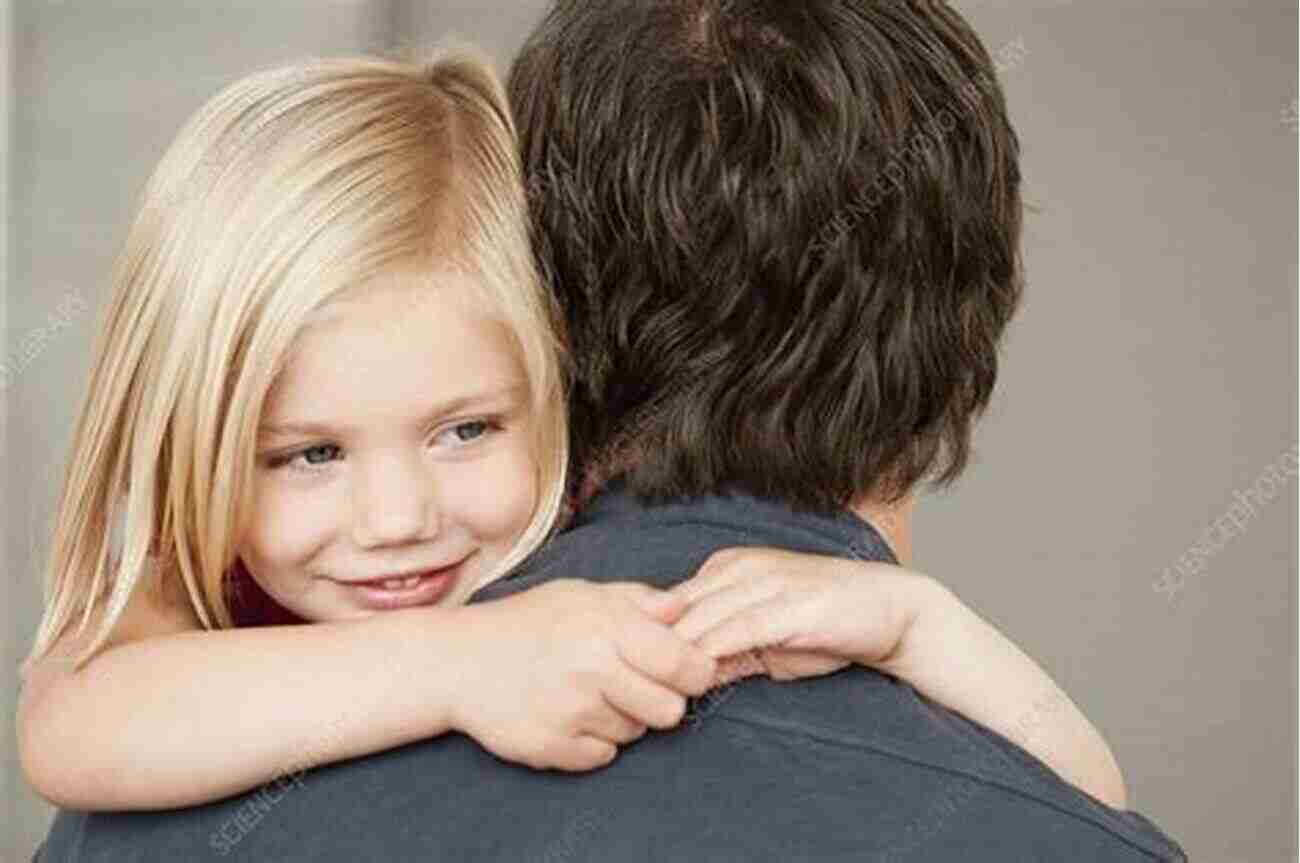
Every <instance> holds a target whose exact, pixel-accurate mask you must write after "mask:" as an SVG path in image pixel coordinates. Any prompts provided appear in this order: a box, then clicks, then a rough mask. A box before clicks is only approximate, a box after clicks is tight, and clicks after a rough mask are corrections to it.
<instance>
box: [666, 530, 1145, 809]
mask: <svg viewBox="0 0 1300 863" xmlns="http://www.w3.org/2000/svg"><path fill="white" fill-rule="evenodd" d="M673 592H674V593H678V594H679V595H681V596H682V597H683V598H684V599H685V600H686V601H687V602H688V603H690V605H691V608H690V609H689V610H688V611H687V612H686V614H685V615H683V616H682V618H681V620H679V621H678V622H677V624H676V626H675V629H676V630H677V631H678V632H679V633H680V634H682V635H683V636H685V637H686V638H689V639H691V640H692V641H694V642H695V643H697V644H698V645H699V646H700V647H702V648H703V649H704V650H705V651H706V652H708V653H709V654H710V655H712V656H714V657H718V658H720V659H723V665H722V669H723V671H724V674H725V675H726V676H727V677H732V678H734V677H738V676H745V675H747V674H754V673H763V674H768V675H769V676H772V677H774V678H776V679H793V678H797V677H808V676H813V675H817V674H826V673H829V672H831V671H835V670H837V669H839V668H842V667H844V666H845V665H846V664H848V662H850V661H851V662H856V663H859V664H862V665H866V666H869V667H872V668H875V669H877V670H880V671H883V672H885V673H887V674H891V675H893V676H895V677H898V678H900V679H902V680H906V681H907V682H908V683H910V684H911V685H912V686H913V687H914V688H915V689H916V690H917V691H919V692H921V693H922V694H924V695H926V696H927V697H929V698H931V699H933V700H935V701H938V702H939V703H941V704H943V705H944V706H946V707H948V708H949V709H951V710H955V711H957V712H958V713H961V714H962V715H964V716H965V717H966V718H968V719H970V720H972V721H974V722H978V723H980V724H981V725H984V726H985V727H987V728H990V729H992V730H994V731H996V732H998V733H999V734H1001V735H1002V736H1004V737H1006V738H1008V739H1009V740H1011V741H1012V742H1014V743H1016V744H1017V745H1019V746H1020V747H1021V748H1023V749H1025V750H1027V751H1028V752H1030V753H1032V754H1033V755H1034V756H1036V757H1037V758H1038V759H1039V760H1041V761H1043V762H1044V763H1046V764H1047V765H1048V766H1050V767H1051V768H1052V769H1053V770H1055V771H1056V772H1057V773H1058V774H1059V775H1061V776H1062V777H1063V778H1064V779H1066V780H1067V781H1069V782H1070V783H1072V784H1074V785H1075V786H1076V787H1078V788H1080V789H1082V790H1083V791H1085V792H1087V793H1089V794H1091V795H1092V796H1093V797H1095V798H1097V799H1098V800H1100V801H1102V802H1103V803H1105V804H1106V805H1108V806H1111V807H1112V808H1115V809H1124V808H1125V807H1126V806H1127V795H1126V791H1125V788H1124V778H1123V776H1122V774H1121V773H1120V770H1119V766H1118V764H1116V762H1115V758H1114V756H1113V755H1112V754H1111V751H1110V748H1109V747H1108V746H1107V745H1106V741H1105V740H1104V739H1102V736H1101V734H1100V733H1099V732H1098V731H1097V729H1096V728H1094V727H1093V726H1092V723H1090V722H1089V721H1088V719H1087V717H1085V716H1084V715H1083V713H1082V712H1081V711H1080V710H1079V708H1078V707H1077V706H1075V704H1074V702H1072V701H1071V700H1070V698H1069V696H1068V695H1066V694H1065V692H1064V691H1063V690H1062V689H1061V688H1060V687H1059V686H1057V685H1056V683H1055V682H1054V681H1053V680H1052V679H1051V677H1049V676H1048V675H1047V672H1045V671H1044V670H1043V669H1042V668H1040V667H1039V666H1038V665H1037V663H1035V662H1034V661H1033V660H1032V659H1030V658H1029V657H1028V656H1027V655H1025V653H1024V652H1023V651H1021V650H1020V649H1019V648H1017V647H1016V645H1015V644H1013V643H1012V642H1011V641H1010V640H1009V639H1007V638H1006V636H1004V635H1003V634H1002V633H1001V632H999V631H998V630H997V628H995V627H994V626H992V625H990V624H989V623H988V622H986V621H985V620H984V619H983V618H981V617H980V616H979V615H978V614H976V613H975V612H974V611H973V610H971V609H970V608H969V607H968V606H966V605H965V604H964V603H962V602H961V600H959V599H958V598H957V597H956V595H955V594H953V593H952V591H950V590H948V589H947V588H946V587H944V586H943V585H942V584H940V583H939V582H937V581H935V580H934V579H932V578H929V577H926V576H923V575H919V574H917V573H914V572H910V571H908V570H905V569H902V568H899V567H896V566H890V565H888V564H881V563H863V562H859V561H852V560H845V559H842V558H832V557H821V556H816V555H807V554H796V553H793V552H789V551H783V550H778V549H726V550H724V551H721V552H718V553H717V554H715V555H714V556H713V557H712V558H710V560H709V561H708V562H707V563H706V564H705V565H704V566H703V567H702V568H701V569H700V571H699V573H698V574H697V575H696V576H695V577H694V578H692V579H689V580H688V581H685V582H683V583H682V584H680V585H678V586H677V587H676V588H674V589H673ZM751 650H756V653H757V659H758V663H757V664H755V663H752V662H751V663H749V664H748V666H747V665H746V663H744V662H742V661H741V660H740V657H743V656H744V655H745V654H746V652H747V651H751ZM719 679H720V680H721V679H725V678H719Z"/></svg>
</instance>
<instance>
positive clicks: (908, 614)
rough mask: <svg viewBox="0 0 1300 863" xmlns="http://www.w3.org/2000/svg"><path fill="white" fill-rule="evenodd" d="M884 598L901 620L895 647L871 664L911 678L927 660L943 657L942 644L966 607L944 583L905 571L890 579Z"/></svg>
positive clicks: (948, 640) (888, 672)
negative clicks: (885, 597)
mask: <svg viewBox="0 0 1300 863" xmlns="http://www.w3.org/2000/svg"><path fill="white" fill-rule="evenodd" d="M886 593H887V599H886V600H885V601H887V602H889V603H890V604H891V607H892V608H893V609H894V613H895V614H896V615H897V616H898V618H899V619H901V623H900V624H899V630H898V639H897V641H896V643H895V646H894V649H893V650H892V651H890V653H889V654H888V655H886V656H885V657H884V658H883V659H881V660H880V661H878V662H874V663H871V664H872V665H873V667H875V668H876V669H878V670H880V671H883V672H885V673H886V674H891V675H893V676H894V677H898V678H901V679H903V680H909V681H910V680H912V678H913V677H915V676H916V673H917V672H918V671H919V670H920V669H922V668H924V667H926V665H927V663H933V662H935V661H939V660H942V658H943V654H944V652H945V647H944V645H947V644H950V643H952V638H953V634H954V633H956V632H958V631H959V629H960V627H961V620H960V615H961V612H962V611H963V610H965V606H963V605H962V603H961V601H960V600H959V599H958V598H957V596H956V594H954V593H953V592H952V591H951V590H949V589H948V588H947V587H946V586H944V584H943V583H941V582H940V581H938V580H937V579H934V578H932V577H930V576H928V575H923V574H921V573H916V572H912V571H910V570H904V571H902V572H900V573H899V575H898V577H897V578H894V579H891V580H890V582H889V584H888V586H887V588H886Z"/></svg>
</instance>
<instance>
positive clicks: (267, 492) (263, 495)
mask: <svg viewBox="0 0 1300 863" xmlns="http://www.w3.org/2000/svg"><path fill="white" fill-rule="evenodd" d="M334 497H335V495H334V494H333V492H331V491H326V490H324V489H317V490H316V492H315V493H312V491H310V490H306V489H295V488H293V487H292V483H287V482H274V481H271V482H266V483H264V484H263V485H262V487H261V488H259V491H258V495H257V499H256V503H255V505H254V510H253V523H252V529H251V531H250V535H251V537H252V538H253V545H254V547H255V549H256V552H257V556H258V557H261V558H263V559H267V560H269V561H274V562H276V563H279V564H292V563H294V562H296V561H299V560H301V559H303V558H305V557H310V556H311V555H312V554H313V553H314V552H315V551H316V550H317V549H319V548H320V547H321V546H322V545H324V544H325V543H326V542H327V541H328V539H329V537H330V535H331V534H332V533H333V532H334V531H336V530H337V529H338V528H339V525H338V521H339V519H338V515H337V509H338V508H337V506H336V505H335V501H334V500H333V498H334ZM344 527H345V526H344Z"/></svg>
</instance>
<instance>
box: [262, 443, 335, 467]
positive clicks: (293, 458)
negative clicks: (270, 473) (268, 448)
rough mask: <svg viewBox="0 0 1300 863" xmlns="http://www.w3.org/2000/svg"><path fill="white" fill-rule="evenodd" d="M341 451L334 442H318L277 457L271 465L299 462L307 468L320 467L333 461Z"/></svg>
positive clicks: (294, 465)
mask: <svg viewBox="0 0 1300 863" xmlns="http://www.w3.org/2000/svg"><path fill="white" fill-rule="evenodd" d="M341 452H342V449H341V448H340V447H338V446H335V445H334V444H319V445H317V446H313V447H308V448H307V449H303V450H298V452H296V453H293V454H291V455H287V456H284V457H282V458H279V459H277V460H276V461H275V462H274V463H272V467H280V466H281V465H289V466H291V467H297V466H298V463H299V462H301V463H302V464H303V465H304V466H305V467H306V468H308V469H310V468H314V467H320V466H321V465H323V464H326V463H328V462H331V461H334V460H335V458H337V457H338V455H339V454H340V453H341Z"/></svg>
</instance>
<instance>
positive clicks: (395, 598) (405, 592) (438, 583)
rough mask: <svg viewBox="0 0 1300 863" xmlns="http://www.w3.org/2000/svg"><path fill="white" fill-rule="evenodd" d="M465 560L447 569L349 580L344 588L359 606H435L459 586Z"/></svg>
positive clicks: (381, 608) (385, 609)
mask: <svg viewBox="0 0 1300 863" xmlns="http://www.w3.org/2000/svg"><path fill="white" fill-rule="evenodd" d="M464 563H465V561H464V560H462V561H461V562H460V563H457V564H453V565H452V566H448V567H444V568H443V569H431V570H429V571H427V572H422V573H419V574H417V575H410V576H405V577H399V578H381V579H375V580H374V581H357V582H345V583H344V587H345V588H346V589H347V590H348V591H350V592H351V593H352V595H353V597H354V598H355V600H356V602H357V603H358V604H359V605H362V606H364V607H365V608H369V609H371V610H373V611H392V610H394V609H398V608H412V607H414V606H418V605H433V604H434V603H436V602H438V600H440V599H442V598H443V597H444V596H446V595H447V593H448V591H450V590H451V588H452V587H453V586H455V584H456V579H457V577H458V576H459V574H460V570H461V567H462V566H463V565H464Z"/></svg>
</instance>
